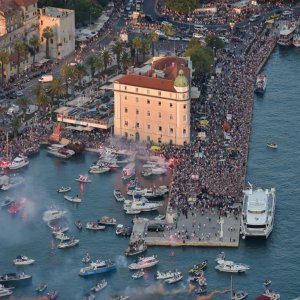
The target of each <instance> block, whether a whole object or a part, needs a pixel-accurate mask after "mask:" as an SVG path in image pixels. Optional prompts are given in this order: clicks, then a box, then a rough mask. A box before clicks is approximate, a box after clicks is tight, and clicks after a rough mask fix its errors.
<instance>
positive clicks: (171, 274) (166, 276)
mask: <svg viewBox="0 0 300 300" xmlns="http://www.w3.org/2000/svg"><path fill="white" fill-rule="evenodd" d="M180 274H181V273H180V272H178V271H177V270H174V271H165V272H161V271H157V272H156V274H155V279H156V280H166V279H169V278H173V277H174V276H176V275H180Z"/></svg>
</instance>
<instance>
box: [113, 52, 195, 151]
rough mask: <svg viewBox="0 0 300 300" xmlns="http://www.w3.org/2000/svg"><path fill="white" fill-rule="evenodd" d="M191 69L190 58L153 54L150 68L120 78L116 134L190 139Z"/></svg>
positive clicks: (178, 140) (179, 142)
mask: <svg viewBox="0 0 300 300" xmlns="http://www.w3.org/2000/svg"><path fill="white" fill-rule="evenodd" d="M143 69H147V66H146V67H144V68H143ZM191 70H192V66H191V62H190V60H189V59H188V58H179V57H164V58H153V60H152V62H151V63H150V64H149V66H148V70H146V71H144V72H139V73H138V74H127V75H124V76H122V77H121V78H119V79H117V80H116V81H115V82H114V102H115V114H114V134H115V135H116V136H120V137H126V138H128V139H134V140H136V141H149V142H150V141H152V142H154V143H173V144H177V145H183V144H184V143H189V142H190V99H191V97H190V80H191Z"/></svg>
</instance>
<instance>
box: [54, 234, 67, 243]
mask: <svg viewBox="0 0 300 300" xmlns="http://www.w3.org/2000/svg"><path fill="white" fill-rule="evenodd" d="M54 237H55V238H56V239H57V240H59V241H61V242H65V241H69V240H70V239H71V238H70V237H68V236H67V235H65V234H64V233H63V232H59V233H55V234H54Z"/></svg>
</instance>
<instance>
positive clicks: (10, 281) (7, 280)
mask: <svg viewBox="0 0 300 300" xmlns="http://www.w3.org/2000/svg"><path fill="white" fill-rule="evenodd" d="M31 279H32V276H31V275H28V274H25V273H24V272H22V273H21V274H16V273H7V274H3V275H0V284H3V285H4V286H5V287H9V286H14V287H15V286H17V285H18V284H21V283H27V282H29V281H30V280H31Z"/></svg>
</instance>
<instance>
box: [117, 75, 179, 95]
mask: <svg viewBox="0 0 300 300" xmlns="http://www.w3.org/2000/svg"><path fill="white" fill-rule="evenodd" d="M117 82H119V83H120V84H126V85H131V86H137V87H143V88H149V89H155V90H161V91H168V92H176V90H175V88H174V82H173V80H168V79H162V78H156V77H148V76H144V75H136V74H128V75H124V76H123V77H121V78H119V79H118V80H117Z"/></svg>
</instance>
